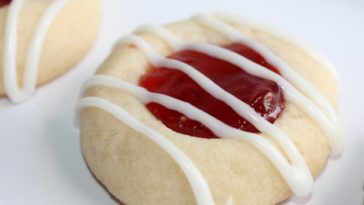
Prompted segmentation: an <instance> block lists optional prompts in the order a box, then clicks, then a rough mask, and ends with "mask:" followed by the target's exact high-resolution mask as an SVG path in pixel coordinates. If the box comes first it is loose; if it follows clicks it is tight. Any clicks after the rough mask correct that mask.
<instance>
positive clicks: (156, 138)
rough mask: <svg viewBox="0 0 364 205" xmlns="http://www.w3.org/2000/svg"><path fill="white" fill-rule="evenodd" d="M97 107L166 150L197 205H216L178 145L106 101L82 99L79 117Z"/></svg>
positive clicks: (196, 171)
mask: <svg viewBox="0 0 364 205" xmlns="http://www.w3.org/2000/svg"><path fill="white" fill-rule="evenodd" d="M88 107H95V108H99V109H102V110H104V111H106V112H108V113H110V114H111V115H113V116H114V117H116V118H117V119H119V120H120V121H122V122H124V123H125V124H126V125H128V126H129V127H131V128H133V129H135V130H137V131H138V132H140V133H142V134H143V135H145V136H146V137H148V138H149V139H150V140H152V141H153V142H155V143H156V144H158V145H159V146H160V147H161V148H162V149H163V150H165V151H166V152H167V153H168V154H169V155H170V156H171V157H172V158H173V159H174V160H175V161H176V162H177V164H178V165H179V166H180V167H181V169H182V170H183V172H184V173H185V175H186V177H187V180H188V182H189V183H190V184H191V187H192V190H193V193H194V194H195V197H196V201H197V204H199V205H214V202H213V198H212V196H211V193H210V190H209V187H208V185H207V183H206V181H205V180H204V177H203V176H202V174H201V173H200V171H199V170H198V168H197V167H196V166H195V165H194V163H193V162H192V161H191V159H190V158H189V157H188V156H187V155H186V154H184V153H183V152H182V151H181V150H180V149H179V148H178V147H177V146H176V145H174V144H173V143H172V142H170V141H169V140H168V139H167V138H165V137H164V136H162V135H161V134H159V133H158V132H157V131H155V130H154V129H152V128H150V127H148V126H146V125H144V124H143V123H142V122H140V121H139V120H137V119H136V118H134V117H133V116H131V115H130V114H129V113H128V112H126V111H125V110H124V109H123V108H121V107H119V106H118V105H115V104H113V103H111V102H109V101H107V100H105V99H102V98H98V97H85V98H83V99H81V100H80V101H79V103H78V106H77V113H78V114H77V116H79V112H80V110H82V109H83V108H88Z"/></svg>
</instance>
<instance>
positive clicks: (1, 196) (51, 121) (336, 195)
mask: <svg viewBox="0 0 364 205" xmlns="http://www.w3.org/2000/svg"><path fill="white" fill-rule="evenodd" d="M201 11H222V12H232V13H234V14H238V15H240V16H242V17H245V18H247V19H251V20H253V21H257V22H260V23H264V24H267V25H269V26H270V27H273V28H276V30H280V31H282V32H283V33H285V34H288V35H290V36H294V37H295V38H297V39H301V40H303V41H305V42H308V43H309V44H310V45H314V46H315V47H316V48H318V49H319V50H321V51H322V53H324V54H325V55H326V56H327V57H328V58H329V59H330V60H331V62H332V63H333V64H334V65H335V66H336V68H337V69H338V71H339V73H340V78H341V83H342V86H341V89H342V95H341V114H342V121H343V126H344V133H345V138H346V147H345V152H344V155H343V156H342V157H341V158H340V159H339V160H334V161H333V160H330V161H329V164H328V166H327V168H326V169H325V170H324V172H323V173H322V174H321V176H320V177H319V179H318V180H317V181H316V183H315V188H314V192H313V194H312V196H311V197H310V198H307V199H291V200H290V201H288V202H286V204H288V205H293V204H307V205H322V204H333V205H342V204H350V205H351V204H352V205H360V204H362V203H363V190H362V185H363V182H364V149H363V148H364V146H363V145H364V125H363V124H362V123H363V122H364V111H363V105H362V104H363V101H364V95H363V89H364V78H363V76H364V69H363V68H364V62H363V60H364V57H363V55H364V26H363V24H364V1H360V0H348V1H339V0H336V1H314V0H309V1H289V0H280V1H279V0H275V1H273V0H270V1H263V0H258V1H257V0H254V1H253V0H250V1H245V0H244V1H241V0H240V1H239V2H238V1H234V0H224V1H218V0H214V1H213V0H200V1H195V0H183V1H163V0H154V1H148V0H133V1H126V0H105V19H104V25H103V30H102V32H101V38H100V39H99V41H98V43H97V45H96V47H95V48H94V49H93V50H92V52H91V53H90V54H89V56H88V57H87V58H86V59H85V60H84V61H82V62H81V63H80V64H79V65H78V66H77V67H76V68H74V69H73V70H72V71H70V72H68V73H67V74H65V75H63V76H62V77H61V78H59V79H57V80H56V81H55V82H52V83H50V84H48V85H46V86H43V87H41V88H40V89H38V91H37V93H36V95H35V96H34V98H32V99H31V100H29V101H27V102H25V103H23V104H21V105H11V104H9V103H8V102H7V101H6V100H0V140H1V143H0V204H7V205H13V204H37V205H43V204H88V205H90V204H91V205H92V204H116V203H115V202H114V201H113V200H112V199H111V198H110V196H109V195H108V194H107V192H106V191H105V190H104V189H103V188H102V187H101V186H100V185H99V184H98V183H97V182H96V181H95V179H94V178H93V177H92V176H91V174H90V173H89V171H88V169H87V167H86V165H85V163H84V161H83V159H82V155H81V153H80V148H79V140H78V132H77V131H76V130H75V129H74V127H73V117H74V106H75V103H76V100H77V95H78V90H79V87H80V84H81V83H82V81H84V80H85V79H86V78H87V77H89V76H91V75H92V73H93V72H94V71H95V69H96V68H97V66H98V65H99V64H100V63H101V62H102V61H103V59H104V58H105V57H106V56H107V55H108V53H109V52H110V49H111V46H112V43H113V42H114V41H115V40H116V39H117V38H118V37H119V36H122V35H124V34H126V33H127V32H129V31H131V30H132V29H133V28H135V27H137V26H138V25H141V24H146V23H155V24H158V23H165V22H169V21H174V20H177V19H180V18H186V17H189V16H190V15H192V14H195V13H198V12H201ZM64 52H67V51H66V50H65V51H64Z"/></svg>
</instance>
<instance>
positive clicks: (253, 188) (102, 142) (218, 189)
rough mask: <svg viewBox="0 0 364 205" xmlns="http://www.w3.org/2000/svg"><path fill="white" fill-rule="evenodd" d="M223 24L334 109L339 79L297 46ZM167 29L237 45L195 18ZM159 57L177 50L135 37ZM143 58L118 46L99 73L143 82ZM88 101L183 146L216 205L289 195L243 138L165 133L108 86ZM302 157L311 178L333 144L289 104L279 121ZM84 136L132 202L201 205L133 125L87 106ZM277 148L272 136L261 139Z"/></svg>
mask: <svg viewBox="0 0 364 205" xmlns="http://www.w3.org/2000/svg"><path fill="white" fill-rule="evenodd" d="M220 20H221V21H223V22H224V23H226V24H228V25H229V26H231V27H233V28H235V29H237V30H238V31H240V32H242V33H244V34H246V35H247V36H249V37H251V38H254V39H256V40H257V41H259V42H261V43H262V44H263V45H264V46H266V47H267V48H268V49H270V50H271V51H272V52H273V53H275V54H276V55H277V56H279V57H280V58H281V59H282V60H284V61H285V62H286V63H287V64H288V65H289V66H290V67H291V68H293V69H294V70H295V71H296V72H297V73H298V74H299V75H301V76H302V77H303V78H304V79H305V80H307V81H308V82H309V83H310V84H312V85H313V86H314V87H315V88H316V89H317V90H318V91H319V92H320V93H321V94H322V95H323V96H324V97H325V98H326V99H328V101H329V102H330V103H332V104H333V106H334V107H336V105H337V92H338V91H337V81H336V80H335V77H334V75H333V74H332V73H331V72H330V70H329V69H328V68H327V65H326V64H324V63H323V62H322V61H320V60H319V59H317V58H315V56H313V55H312V54H311V53H310V52H309V51H307V50H306V49H304V48H302V47H301V46H300V45H297V44H296V43H295V42H293V41H291V40H288V39H286V38H285V37H282V36H280V35H277V34H274V33H272V32H270V31H268V30H266V29H263V28H261V27H256V26H254V25H252V24H249V23H246V22H243V21H239V20H231V19H229V18H221V19H220ZM166 28H167V29H168V30H169V31H171V32H172V33H173V34H174V35H175V36H177V37H178V38H180V39H183V40H184V41H186V42H208V43H210V44H213V45H219V46H221V45H227V44H229V43H232V42H231V40H230V39H229V38H227V37H226V36H224V35H222V34H221V33H220V32H217V31H216V30H214V29H211V28H210V27H208V26H206V25H204V24H202V23H201V22H200V21H198V20H196V19H195V18H192V19H188V20H184V21H180V22H177V23H173V24H169V25H167V26H166ZM138 36H139V37H141V38H142V39H144V40H145V41H146V42H148V44H150V45H151V47H152V48H153V49H155V50H156V51H157V52H158V53H161V54H162V55H164V56H168V55H170V54H171V53H173V50H172V48H171V45H168V44H167V43H166V41H165V40H163V39H161V38H159V37H158V36H156V35H153V34H150V33H148V32H142V31H141V32H138ZM149 63H150V62H149V60H148V59H147V58H146V56H145V53H144V52H142V51H141V49H139V48H137V47H136V46H134V45H132V44H128V43H120V44H118V45H117V46H115V48H114V51H113V52H112V54H111V55H110V56H109V58H108V59H107V60H106V61H105V62H104V64H103V65H102V66H101V67H100V68H99V69H98V71H97V74H98V75H100V74H102V75H107V76H113V77H115V78H118V79H121V80H123V81H125V82H128V83H131V84H134V85H138V83H139V80H140V77H141V76H142V75H144V74H145V73H146V72H147V71H148V68H149ZM85 96H95V97H99V98H102V99H106V100H108V101H110V102H112V103H113V104H115V105H117V106H119V107H121V108H123V109H124V110H125V111H127V112H128V113H129V114H130V115H132V116H133V117H135V118H136V119H137V120H139V121H140V122H143V123H144V124H145V125H147V126H148V127H150V128H152V129H153V130H155V131H156V132H158V133H160V134H161V135H162V136H164V137H165V138H167V139H168V140H169V141H171V142H172V143H173V144H174V145H176V146H177V147H178V148H180V149H181V150H182V151H183V152H184V153H185V154H186V155H187V156H188V157H189V158H190V159H191V160H192V162H193V164H194V165H195V166H196V167H197V168H198V169H199V170H200V171H201V174H202V176H203V178H204V180H205V181H206V182H207V184H208V187H209V189H210V191H211V194H212V197H213V201H214V203H215V204H227V203H228V202H229V201H231V202H232V203H233V204H258V205H259V204H262V205H268V204H276V203H278V202H280V201H282V200H284V199H286V198H288V197H289V196H290V195H291V194H292V193H291V190H290V188H289V186H288V185H287V183H286V181H285V180H284V179H283V178H282V175H281V174H280V173H279V171H278V170H277V168H276V167H275V166H274V165H273V164H272V162H271V161H270V160H269V159H268V158H267V157H266V156H265V155H264V154H262V152H260V151H259V150H257V149H256V148H255V147H254V146H252V145H251V144H249V143H247V142H246V141H243V140H238V139H225V138H224V139H202V138H196V137H191V136H186V135H184V134H180V133H178V132H175V131H173V130H171V129H169V128H167V127H166V126H165V125H164V124H163V123H162V122H161V121H159V120H157V119H156V118H155V117H154V116H153V115H152V114H151V113H150V112H149V111H148V109H147V108H146V106H145V104H144V103H143V102H141V101H140V99H138V98H137V97H135V95H133V94H130V93H128V92H125V91H122V90H120V89H114V88H110V87H107V86H94V87H90V88H89V89H88V90H87V91H86V94H85ZM274 125H275V126H276V127H278V128H279V129H281V130H282V131H283V132H284V133H286V134H287V136H289V137H290V139H291V140H292V142H293V143H294V144H295V145H296V147H297V149H298V150H299V151H300V153H301V154H302V156H303V158H304V160H305V161H306V163H307V166H308V168H309V170H310V172H311V173H312V175H313V176H317V175H318V173H319V172H320V171H321V170H322V169H323V168H324V167H325V165H326V163H327V160H328V157H329V154H330V143H329V140H328V137H327V135H326V133H325V132H324V130H323V129H322V128H321V126H320V125H319V124H318V123H317V122H316V121H315V120H314V119H312V117H310V116H309V115H308V114H307V113H306V112H304V111H303V110H302V108H300V107H299V106H297V105H296V104H294V103H292V102H290V101H287V102H285V108H284V111H283V112H282V114H281V115H280V117H279V118H278V119H277V120H276V122H275V123H274ZM80 131H81V132H80V137H81V146H82V152H83V154H84V157H85V159H86V161H87V163H88V165H89V167H90V169H91V170H92V172H93V173H94V174H95V176H96V177H97V178H98V179H99V180H100V181H101V182H102V183H103V184H104V185H105V187H106V188H107V189H108V190H109V191H110V192H111V193H112V194H113V195H114V196H116V198H118V199H119V200H120V201H122V202H123V203H125V204H127V205H138V204H148V205H149V204H160V205H163V204H166V205H167V204H168V205H171V204H173V205H174V204H178V205H185V204H196V203H197V202H196V199H195V196H194V192H193V190H192V188H191V185H190V183H189V181H188V179H187V178H186V176H185V173H184V172H183V171H182V170H181V168H180V166H178V164H177V163H176V161H175V160H174V159H173V158H172V157H171V156H170V155H169V154H167V152H166V151H164V150H163V149H162V148H161V147H160V146H158V145H157V144H156V143H155V142H153V141H152V140H150V139H148V138H147V137H145V135H144V134H143V133H142V132H139V131H136V130H135V129H132V128H130V126H128V125H127V124H125V123H124V122H122V121H120V120H119V119H117V118H115V116H113V115H111V114H110V113H108V112H105V111H104V110H102V109H98V108H85V109H83V110H82V111H81V113H80ZM260 135H261V136H262V137H264V138H265V139H267V140H269V141H271V142H272V143H273V144H274V145H276V146H277V147H279V145H278V144H277V142H276V141H275V140H274V139H272V137H271V136H267V135H265V134H260Z"/></svg>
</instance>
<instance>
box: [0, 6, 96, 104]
mask: <svg viewBox="0 0 364 205" xmlns="http://www.w3.org/2000/svg"><path fill="white" fill-rule="evenodd" d="M14 3H15V1H12V2H11V4H10V5H7V6H3V7H1V8H0V65H2V66H0V96H4V95H6V93H5V88H4V40H5V33H6V30H7V28H6V21H7V18H8V13H9V9H10V6H11V5H12V4H14ZM52 3H55V2H54V1H53V0H41V1H35V0H25V1H24V0H23V3H22V7H21V10H20V12H19V15H18V24H17V25H16V26H17V28H16V35H17V40H16V44H17V46H16V49H17V50H16V63H15V64H16V72H17V73H16V75H17V80H18V84H19V87H22V85H23V83H24V82H23V78H24V75H25V73H24V68H25V65H26V63H27V56H28V55H29V53H28V51H29V48H30V46H31V42H32V39H33V38H34V37H35V36H36V35H37V34H36V29H37V26H39V22H40V21H41V19H42V17H43V15H44V14H45V12H47V9H49V7H50V5H51V4H52ZM101 4H102V0H69V1H67V0H66V1H65V5H64V6H63V8H62V9H61V10H60V11H59V13H57V14H56V16H55V18H54V20H53V21H51V23H50V26H49V28H48V29H47V31H46V35H45V37H44V43H43V46H42V47H41V54H40V59H39V66H38V71H37V79H36V84H37V85H40V84H44V83H46V82H49V81H51V80H53V79H54V78H56V77H58V76H59V75H61V74H62V73H64V72H66V71H67V70H69V69H70V68H72V67H73V66H74V65H76V64H77V63H78V62H80V60H81V59H82V57H83V56H85V55H86V53H87V52H88V51H89V50H90V48H91V46H92V45H93V44H94V43H95V41H96V37H97V34H98V32H99V29H100V23H101V9H102V8H101ZM52 14H54V12H53V13H52ZM42 40H43V39H42ZM28 61H29V60H28ZM19 101H21V100H19Z"/></svg>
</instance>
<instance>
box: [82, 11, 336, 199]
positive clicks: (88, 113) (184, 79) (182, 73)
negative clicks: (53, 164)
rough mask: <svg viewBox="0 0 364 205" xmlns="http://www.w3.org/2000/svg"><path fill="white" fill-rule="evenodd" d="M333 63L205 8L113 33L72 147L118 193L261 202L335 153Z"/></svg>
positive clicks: (306, 188)
mask: <svg viewBox="0 0 364 205" xmlns="http://www.w3.org/2000/svg"><path fill="white" fill-rule="evenodd" d="M337 87H338V80H337V74H336V73H335V70H334V69H333V68H332V67H331V66H330V65H329V64H328V63H327V62H326V61H325V60H324V59H322V58H320V57H318V55H317V54H315V53H313V52H312V51H311V50H310V49H307V48H305V47H303V46H301V45H300V44H298V43H297V42H295V41H292V40H290V39H288V38H286V37H283V36H282V35H278V34H276V33H273V32H271V31H270V30H268V29H266V28H264V27H261V26H256V25H254V24H251V23H247V22H245V21H242V20H238V19H237V18H232V17H228V16H223V15H212V14H203V15H197V16H194V17H192V18H190V19H188V20H183V21H179V22H176V23H172V24H169V25H166V26H154V25H147V26H142V27H140V28H138V29H136V30H135V32H134V33H133V34H130V35H127V36H125V37H124V38H122V39H121V40H120V41H119V42H118V43H117V44H116V45H115V47H114V50H113V52H112V53H111V55H110V56H109V57H108V58H107V60H106V61H105V62H104V63H103V65H102V66H101V67H100V68H99V69H98V70H97V72H96V74H95V76H93V77H92V78H90V79H89V80H88V81H86V82H85V84H84V86H83V89H82V94H81V95H82V98H81V99H80V101H79V103H78V107H77V112H78V117H79V119H78V125H79V127H80V138H81V148H82V152H83V155H84V157H85V160H86V161H87V164H88V165H89V167H90V169H91V171H92V172H93V173H94V175H95V176H96V178H97V179H98V180H99V181H100V182H101V183H102V184H103V185H105V187H106V188H107V189H108V190H109V192H110V193H111V194H113V195H114V196H115V197H116V198H117V199H119V200H120V201H121V202H123V203H125V204H127V205H187V204H188V205H191V204H198V205H213V204H218V205H226V204H229V205H231V204H236V205H242V204H244V205H245V204H247V205H251V204H255V205H271V204H276V203H279V202H281V201H282V200H285V199H287V198H288V197H289V196H291V195H296V196H298V197H305V196H308V195H309V194H310V193H311V191H312V188H313V181H314V177H315V176H317V175H318V174H319V173H320V171H322V170H323V168H324V167H325V165H326V163H327V161H328V159H329V157H330V156H333V155H338V154H340V152H341V150H342V140H341V136H340V125H339V119H338V114H337V101H338V88H337Z"/></svg>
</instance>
